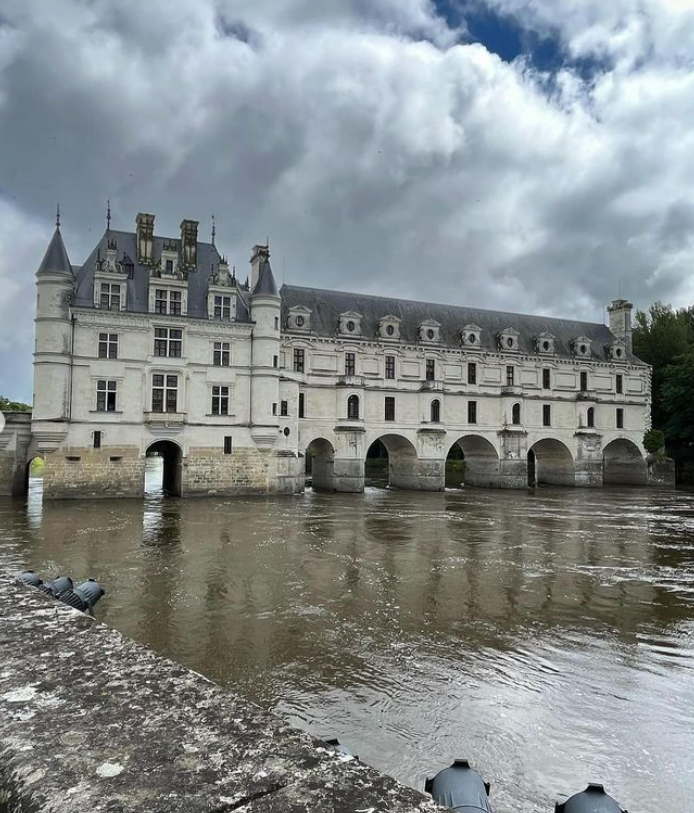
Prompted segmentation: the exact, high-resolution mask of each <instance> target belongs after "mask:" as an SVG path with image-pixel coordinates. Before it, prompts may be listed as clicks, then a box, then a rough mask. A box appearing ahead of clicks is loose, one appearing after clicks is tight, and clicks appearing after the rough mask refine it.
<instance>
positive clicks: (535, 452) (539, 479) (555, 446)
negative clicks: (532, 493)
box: [528, 438, 576, 488]
mask: <svg viewBox="0 0 694 813" xmlns="http://www.w3.org/2000/svg"><path fill="white" fill-rule="evenodd" d="M528 485H529V486H530V487H531V488H534V487H535V486H540V485H553V486H575V485H576V469H575V466H574V458H573V455H572V454H571V451H570V450H569V447H568V446H566V444H564V443H562V442H561V441H560V440H556V439H555V438H542V439H541V440H538V441H537V442H536V443H534V444H533V445H532V446H531V447H530V449H529V450H528Z"/></svg>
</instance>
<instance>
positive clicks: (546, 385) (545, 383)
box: [542, 367, 552, 390]
mask: <svg viewBox="0 0 694 813" xmlns="http://www.w3.org/2000/svg"><path fill="white" fill-rule="evenodd" d="M542 389H543V390H550V389H552V373H551V372H550V370H549V369H548V368H547V367H545V368H544V370H543V371H542Z"/></svg>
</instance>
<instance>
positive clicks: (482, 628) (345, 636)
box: [0, 461, 694, 813]
mask: <svg viewBox="0 0 694 813" xmlns="http://www.w3.org/2000/svg"><path fill="white" fill-rule="evenodd" d="M148 462H149V461H148ZM0 527H3V530H4V533H5V539H6V542H5V543H4V547H3V549H2V553H1V554H0V556H2V557H3V559H4V561H5V562H8V563H10V564H18V563H19V562H20V561H23V562H25V563H26V564H28V565H29V566H32V567H34V568H35V569H36V570H39V571H43V570H45V568H46V566H48V565H51V566H53V567H59V568H60V569H62V570H63V571H65V572H70V573H72V574H73V575H74V576H75V577H77V578H82V577H86V576H94V577H95V578H97V579H98V580H99V581H101V582H102V583H104V584H105V585H106V587H107V590H108V593H107V596H106V597H105V598H104V599H102V601H101V602H100V604H99V606H98V608H97V611H98V615H100V617H102V618H103V619H104V620H105V621H107V622H108V623H110V624H112V625H114V626H116V627H117V628H119V629H121V630H122V631H123V632H125V633H126V634H128V635H131V636H133V637H134V638H136V639H138V640H140V641H143V642H144V643H147V644H148V645H150V646H153V647H154V648H155V649H157V650H159V651H160V652H162V653H164V654H166V655H168V656H170V657H173V658H175V659H178V660H181V661H183V662H185V663H186V664H188V665H190V666H191V667H193V668H195V669H197V670H199V671H201V672H203V673H205V674H207V675H209V676H211V677H212V678H214V679H217V680H219V681H221V682H223V683H225V684H226V685H228V686H230V687H232V688H233V689H235V690H237V691H240V692H241V693H243V694H245V695H246V696H248V697H249V698H251V699H253V700H255V701H256V702H259V703H261V704H262V705H265V706H267V707H270V708H276V709H278V710H279V711H281V712H282V713H284V714H286V715H288V716H289V717H291V719H293V720H294V721H295V722H297V723H299V724H301V725H303V726H304V727H306V728H308V729H310V730H311V731H312V732H314V733H317V734H323V735H325V734H327V733H334V734H336V735H339V736H340V738H341V739H342V740H344V741H346V742H348V743H349V744H350V745H351V746H353V747H354V748H355V750H356V751H357V752H358V753H359V754H360V755H362V756H363V758H364V759H366V760H367V761H369V762H371V763H372V764H374V765H376V766H377V767H379V768H382V769H384V770H386V771H388V772H389V773H391V774H393V775H395V776H397V777H398V778H399V779H401V780H403V781H405V782H409V783H411V784H413V785H415V786H417V787H420V788H421V786H422V782H423V778H424V776H425V774H426V773H427V772H430V773H431V772H432V771H435V770H436V769H438V768H440V767H441V766H442V765H444V764H447V763H448V762H450V760H451V759H452V758H453V757H454V756H467V757H469V758H470V759H471V760H473V761H474V762H475V764H476V765H477V766H479V767H480V768H481V769H482V770H483V771H484V773H485V775H486V777H487V778H488V779H490V780H491V781H492V782H493V785H494V789H495V799H496V801H497V807H498V809H499V811H500V812H501V813H503V811H509V813H521V811H522V813H527V811H529V810H548V811H549V810H551V809H552V802H553V800H554V799H555V798H556V794H557V793H559V792H560V791H562V790H563V791H565V792H567V793H568V792H570V791H572V790H576V789H580V787H581V786H582V785H583V784H584V783H585V782H587V781H588V780H601V781H604V782H605V783H606V784H607V785H608V787H609V789H610V790H611V792H613V794H614V795H615V796H616V797H617V798H619V799H620V800H621V801H622V802H623V803H624V804H625V805H627V806H630V807H633V808H636V806H637V805H638V806H639V809H642V810H644V811H651V810H653V811H655V810H658V809H660V801H659V800H660V799H664V798H667V799H668V802H669V808H668V809H669V813H684V811H685V810H688V808H689V801H690V799H691V798H692V796H694V773H693V772H692V769H691V767H690V765H689V760H688V757H687V754H688V753H689V751H691V748H692V746H694V733H692V730H691V725H690V711H689V709H690V708H691V706H692V702H693V701H694V679H693V675H694V645H693V638H692V634H693V631H694V621H693V619H694V544H692V541H691V540H692V538H694V537H693V536H692V531H694V498H692V496H691V495H689V494H683V493H665V492H662V493H661V492H649V491H646V490H635V491H620V490H605V491H580V490H549V489H548V490H545V491H538V492H535V493H525V492H522V493H503V492H492V491H481V490H480V491H473V490H468V491H466V490H463V491H462V492H446V493H444V494H411V493H404V492H385V491H380V490H377V489H369V490H368V491H367V493H366V494H364V495H319V494H311V493H309V494H307V495H305V496H304V497H301V498H296V499H294V498H277V499H273V498H256V499H244V500H221V499H220V500H199V501H198V500H166V499H164V498H162V497H161V496H160V495H156V494H150V495H149V496H148V499H147V500H145V501H144V502H142V501H137V500H133V501H128V500H123V501H113V502H111V501H102V502H54V503H47V504H46V505H45V507H44V509H43V515H42V516H41V514H40V513H37V512H36V511H35V510H34V509H32V508H31V499H30V500H29V504H28V508H27V510H26V511H25V510H24V507H23V506H22V505H21V504H18V503H16V502H12V501H9V500H8V501H0Z"/></svg>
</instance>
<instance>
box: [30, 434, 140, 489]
mask: <svg viewBox="0 0 694 813" xmlns="http://www.w3.org/2000/svg"><path fill="white" fill-rule="evenodd" d="M45 460H46V465H45V468H44V471H43V494H44V498H46V499H69V498H75V499H79V498H83V497H141V496H142V495H143V493H144V483H145V458H144V457H142V455H141V454H140V450H139V449H137V448H134V447H132V446H120V447H119V446H109V447H108V448H105V449H104V448H102V449H92V448H89V447H77V448H70V449H57V450H56V451H53V452H47V453H46V456H45Z"/></svg>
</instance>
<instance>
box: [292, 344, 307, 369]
mask: <svg viewBox="0 0 694 813" xmlns="http://www.w3.org/2000/svg"><path fill="white" fill-rule="evenodd" d="M304 361H305V354H304V351H303V350H302V349H301V348H300V347H295V348H294V372H295V373H303V371H304Z"/></svg>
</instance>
